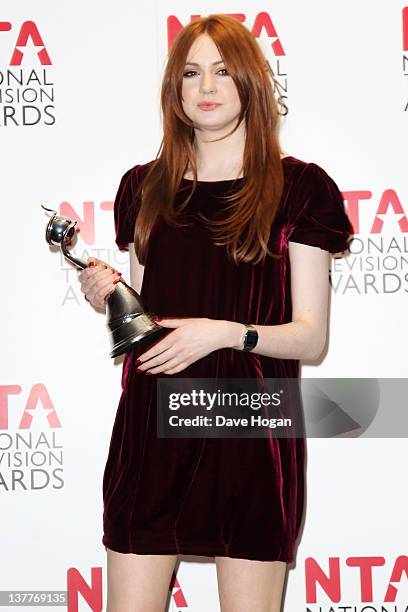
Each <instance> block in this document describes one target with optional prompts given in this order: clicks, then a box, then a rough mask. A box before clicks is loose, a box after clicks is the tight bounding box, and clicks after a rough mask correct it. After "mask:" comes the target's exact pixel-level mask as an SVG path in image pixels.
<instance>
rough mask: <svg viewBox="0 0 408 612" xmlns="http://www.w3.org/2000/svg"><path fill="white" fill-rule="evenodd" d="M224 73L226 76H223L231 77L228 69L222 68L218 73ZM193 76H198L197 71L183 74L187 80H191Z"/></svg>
mask: <svg viewBox="0 0 408 612" xmlns="http://www.w3.org/2000/svg"><path fill="white" fill-rule="evenodd" d="M223 71H224V73H226V74H223V75H222V76H229V72H228V70H227V69H226V68H220V70H218V73H219V72H223ZM218 73H217V74H218ZM193 74H197V73H196V71H195V70H187V72H184V73H183V77H186V78H187V79H189V78H191V76H190V75H193Z"/></svg>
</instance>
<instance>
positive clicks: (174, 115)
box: [134, 15, 284, 265]
mask: <svg viewBox="0 0 408 612" xmlns="http://www.w3.org/2000/svg"><path fill="white" fill-rule="evenodd" d="M201 34H208V35H209V36H211V38H212V39H213V41H214V43H215V44H216V46H217V48H218V50H219V52H220V55H221V57H222V59H223V60H224V63H225V66H226V68H227V70H228V72H229V74H230V75H231V77H232V79H233V80H234V83H235V85H236V87H237V91H238V95H239V98H240V101H241V112H240V116H239V118H238V121H237V125H236V127H235V128H234V130H233V131H235V129H237V127H238V126H239V124H240V123H241V121H242V120H243V119H244V118H245V122H246V139H245V148H244V158H243V176H244V180H243V181H242V183H243V184H242V187H241V189H239V190H237V191H235V192H234V193H233V194H232V195H230V196H228V197H226V200H227V201H231V202H233V204H232V205H231V206H233V209H232V210H233V212H232V214H230V215H229V216H228V218H226V219H219V220H217V221H215V220H212V221H211V223H210V224H209V229H210V231H211V232H212V233H213V236H214V239H215V240H216V243H217V244H224V245H226V246H227V251H228V254H229V255H230V256H231V257H232V259H233V261H234V262H235V263H238V262H239V261H244V262H253V263H258V262H260V261H261V260H262V259H263V258H264V257H265V255H266V254H268V255H270V256H272V257H275V258H279V257H280V256H279V255H276V254H274V253H271V252H270V251H269V249H268V247H267V243H268V238H269V235H270V230H271V225H272V222H273V220H274V218H275V216H276V214H277V210H278V206H279V202H280V199H281V195H282V191H283V183H284V175H283V166H282V161H281V153H282V150H281V147H280V144H279V135H278V134H279V127H280V126H279V120H280V116H279V112H278V105H277V101H276V99H275V96H274V90H273V87H272V83H271V69H270V66H269V63H268V62H267V61H266V59H265V57H264V55H263V52H262V50H261V48H260V47H259V45H258V43H257V42H256V40H255V38H254V36H253V35H252V34H251V33H250V31H249V30H248V29H247V28H246V27H245V26H244V25H242V24H241V23H240V22H239V21H237V20H236V19H235V18H233V17H230V16H228V15H209V16H207V17H202V18H200V19H195V20H194V21H191V22H190V23H189V24H188V25H186V26H185V27H184V28H183V29H182V30H181V31H180V32H179V33H178V35H177V37H176V39H175V40H174V42H173V44H172V47H171V50H170V52H169V57H168V61H167V64H166V68H165V72H164V76H163V81H162V88H161V108H162V122H163V139H162V142H161V144H160V148H159V151H158V154H157V158H156V159H155V160H154V161H153V163H152V164H151V166H150V168H149V169H148V171H147V173H146V175H145V177H144V179H143V181H142V192H141V194H140V195H141V202H140V209H139V212H138V216H137V223H136V226H135V235H134V246H135V251H136V255H137V257H138V260H139V261H140V263H141V264H142V265H144V264H145V260H146V254H147V248H148V240H149V235H150V232H151V230H152V228H153V225H154V223H155V221H156V218H157V216H158V215H159V214H160V215H162V217H163V219H164V221H165V222H166V223H168V224H170V225H173V226H177V227H185V226H186V225H188V224H186V223H185V222H183V221H182V220H181V217H182V214H181V213H182V210H183V209H184V208H185V206H186V205H187V204H188V202H189V200H190V198H191V196H192V194H193V192H194V189H195V188H196V181H197V166H196V159H195V152H194V124H193V122H192V121H191V120H190V119H189V117H188V116H187V115H186V114H185V113H184V111H183V107H182V101H181V89H182V79H183V72H184V70H185V63H186V60H187V54H188V52H189V49H190V47H191V45H192V44H193V42H194V41H195V40H196V39H197V38H198V37H199V36H200V35H201ZM233 131H232V132H231V133H233ZM188 168H191V169H192V171H193V176H194V182H193V189H192V191H191V192H190V195H189V196H188V197H187V199H186V200H185V201H184V202H183V204H182V205H181V206H179V207H178V208H176V207H175V196H176V192H177V190H178V189H179V187H180V182H181V180H182V178H183V177H184V174H185V173H186V171H187V169H188Z"/></svg>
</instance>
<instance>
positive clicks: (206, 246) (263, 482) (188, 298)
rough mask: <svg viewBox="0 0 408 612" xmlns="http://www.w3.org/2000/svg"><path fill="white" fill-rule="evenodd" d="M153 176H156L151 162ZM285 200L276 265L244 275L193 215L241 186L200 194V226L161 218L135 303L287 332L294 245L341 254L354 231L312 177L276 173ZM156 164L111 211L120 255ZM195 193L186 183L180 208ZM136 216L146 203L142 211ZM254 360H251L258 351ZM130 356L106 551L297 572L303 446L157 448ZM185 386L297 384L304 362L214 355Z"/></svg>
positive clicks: (144, 380)
mask: <svg viewBox="0 0 408 612" xmlns="http://www.w3.org/2000/svg"><path fill="white" fill-rule="evenodd" d="M149 163H151V162H149ZM282 163H283V166H284V172H285V186H284V193H283V196H282V201H281V207H280V212H279V214H278V216H277V217H276V219H275V221H274V224H273V227H272V231H271V237H270V242H269V248H270V249H271V250H272V251H273V252H281V253H283V254H284V257H283V258H282V259H281V260H280V261H277V260H276V259H273V258H271V257H268V258H267V259H266V260H264V262H263V263H260V264H257V265H253V264H249V263H241V264H240V265H239V266H236V265H235V264H234V263H233V262H231V261H230V260H229V259H228V257H227V254H226V248H225V247H221V246H216V245H214V244H213V242H212V238H211V236H210V233H209V231H208V230H207V229H206V228H205V227H204V224H203V223H202V221H201V220H200V219H199V218H198V217H197V216H195V215H194V213H195V212H198V211H202V212H204V214H205V216H206V217H207V218H211V215H212V214H216V212H217V209H219V207H220V206H223V205H224V203H223V201H222V200H221V199H219V196H220V195H225V194H227V193H229V192H230V190H231V189H234V185H235V186H236V185H237V183H239V182H240V181H242V180H243V179H236V180H237V183H234V181H233V180H232V179H231V180H223V181H216V182H205V181H201V182H198V185H197V188H196V191H195V193H194V195H193V197H192V199H191V200H190V203H189V205H188V208H187V210H188V211H189V213H191V216H190V217H189V220H191V219H194V220H195V221H194V226H193V227H190V228H187V229H175V228H171V227H169V226H168V225H166V224H165V223H164V221H163V220H162V219H161V218H160V217H159V219H158V220H157V221H156V224H155V226H154V228H153V231H152V234H151V237H150V240H149V254H148V259H147V261H146V266H145V270H144V277H143V284H142V289H141V297H142V299H143V301H144V304H145V305H146V307H147V308H148V310H150V311H151V312H154V313H155V314H157V315H158V316H161V317H164V318H165V317H169V318H177V317H208V318H213V319H223V320H229V321H238V322H240V323H253V324H259V325H280V324H283V323H289V322H290V321H291V315H292V304H291V291H290V262H289V255H288V242H289V241H293V242H300V243H303V244H308V245H311V246H314V247H320V248H321V249H324V250H327V251H330V252H332V253H339V252H341V251H343V250H345V249H347V247H348V243H349V241H350V239H351V236H352V226H351V224H350V221H349V219H348V217H347V215H346V212H345V209H344V203H343V199H342V196H341V193H340V191H339V189H338V187H337V185H336V183H335V182H334V181H333V179H332V178H331V177H330V176H329V175H328V174H327V173H326V172H325V171H324V170H323V169H322V168H321V167H320V166H318V165H317V164H315V163H307V162H304V161H302V160H300V159H297V158H295V157H293V156H288V157H286V158H283V160H282ZM148 166H149V164H143V165H136V166H135V167H133V168H131V169H130V170H128V171H127V172H126V173H125V174H124V175H123V177H122V180H121V182H120V185H119V189H118V192H117V196H116V199H115V205H114V219H115V230H116V243H117V245H118V247H119V248H120V249H122V250H126V249H127V245H128V243H130V242H133V231H134V225H135V220H136V215H137V210H138V200H137V199H136V201H135V200H134V198H132V194H134V192H135V189H136V186H137V185H138V183H139V182H140V181H142V180H143V176H144V173H145V171H146V170H147V169H148ZM191 186H192V181H190V180H188V179H183V180H182V184H181V185H180V189H179V191H178V193H177V198H179V197H180V198H181V200H180V201H184V199H185V197H186V192H187V190H189V189H191ZM139 203H140V200H139ZM255 351H256V349H255ZM135 360H136V357H135V355H134V353H133V352H129V353H127V354H126V356H125V360H124V362H123V370H122V395H121V398H120V401H119V405H118V409H117V413H116V417H115V422H114V426H113V431H112V437H111V442H110V447H109V453H108V458H107V462H106V467H105V472H104V478H103V500H104V514H103V527H104V534H103V538H102V542H103V544H104V545H105V547H107V548H110V549H111V550H114V551H118V552H121V553H137V554H181V555H203V556H210V557H215V556H226V557H236V558H241V559H255V560H261V561H278V560H279V561H286V562H291V561H292V560H293V559H294V556H295V552H294V551H295V540H296V538H297V536H298V532H299V527H300V523H301V518H302V513H303V506H304V485H305V474H304V466H305V439H304V438H273V439H270V438H187V439H185V438H172V439H169V438H158V437H157V433H156V432H157V416H156V381H157V377H159V376H161V375H162V374H156V375H151V376H147V375H146V374H143V373H142V374H140V373H137V372H136V371H135V370H136V365H135ZM176 376H179V377H182V376H183V377H195V378H207V377H208V378H246V377H250V378H255V377H265V378H273V377H285V378H296V377H298V376H299V361H298V360H295V359H275V358H271V357H264V356H262V355H258V354H257V353H256V352H242V351H238V350H235V349H229V348H226V349H220V350H217V351H214V352H212V353H210V354H209V355H208V356H206V357H204V358H202V359H200V360H198V361H196V362H195V363H193V364H191V365H190V366H189V367H188V368H186V369H184V370H183V371H182V372H180V373H178V374H176Z"/></svg>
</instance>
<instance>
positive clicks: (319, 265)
mask: <svg viewBox="0 0 408 612" xmlns="http://www.w3.org/2000/svg"><path fill="white" fill-rule="evenodd" d="M289 258H290V267H291V295H292V307H293V309H292V322H291V323H284V324H281V325H254V327H255V328H256V330H257V332H258V336H259V338H258V343H257V345H256V347H255V348H254V349H253V351H252V352H253V353H258V354H259V355H265V356H266V357H276V358H279V359H317V358H318V357H319V355H320V354H321V352H322V351H323V348H324V345H325V343H326V334H327V310H328V298H329V288H330V285H329V261H330V259H329V253H328V251H325V250H323V249H321V248H320V247H314V246H309V245H306V244H300V243H296V242H289ZM244 330H245V328H244V326H243V325H242V324H241V323H236V322H234V321H224V333H225V335H224V336H223V348H234V349H237V350H241V338H242V334H243V332H244Z"/></svg>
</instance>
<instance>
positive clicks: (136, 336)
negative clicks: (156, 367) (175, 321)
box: [110, 313, 172, 359]
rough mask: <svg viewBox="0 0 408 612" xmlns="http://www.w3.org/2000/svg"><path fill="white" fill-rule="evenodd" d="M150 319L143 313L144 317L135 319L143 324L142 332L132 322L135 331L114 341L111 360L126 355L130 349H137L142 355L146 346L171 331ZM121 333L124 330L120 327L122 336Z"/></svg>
mask: <svg viewBox="0 0 408 612" xmlns="http://www.w3.org/2000/svg"><path fill="white" fill-rule="evenodd" d="M150 317H151V315H150V316H149V315H146V313H144V315H141V316H140V317H137V319H138V320H139V321H138V322H140V323H144V325H143V329H142V330H141V329H140V328H139V329H137V327H139V326H138V325H135V320H133V321H132V323H133V327H136V329H134V331H133V333H130V334H129V335H127V336H126V337H122V338H117V339H116V342H115V343H114V345H113V349H112V351H111V352H110V357H112V359H113V358H114V357H119V355H123V353H127V352H128V351H130V350H132V349H135V348H136V349H139V347H140V353H142V352H143V351H144V350H145V348H146V345H148V344H153V343H154V341H156V340H157V341H158V340H160V338H161V337H162V336H163V337H164V336H166V335H167V334H168V333H169V332H170V331H172V330H171V329H170V328H168V327H161V325H158V324H157V323H155V322H153V323H152V320H151V318H150ZM143 319H144V321H143ZM123 331H124V330H123V327H122V329H121V332H122V334H123ZM122 334H121V335H122ZM113 336H115V332H113ZM114 339H115V338H114ZM140 353H139V354H140Z"/></svg>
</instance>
